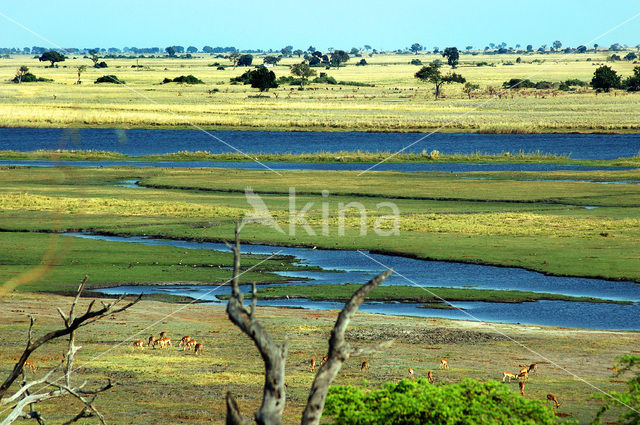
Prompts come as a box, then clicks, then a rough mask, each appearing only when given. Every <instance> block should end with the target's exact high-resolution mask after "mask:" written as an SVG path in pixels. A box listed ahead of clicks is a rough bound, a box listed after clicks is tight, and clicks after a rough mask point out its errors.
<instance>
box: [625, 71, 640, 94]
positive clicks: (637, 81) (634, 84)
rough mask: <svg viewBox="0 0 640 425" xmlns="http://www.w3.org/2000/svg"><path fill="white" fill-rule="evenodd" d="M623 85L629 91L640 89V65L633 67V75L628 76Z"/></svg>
mask: <svg viewBox="0 0 640 425" xmlns="http://www.w3.org/2000/svg"><path fill="white" fill-rule="evenodd" d="M623 85H624V88H625V90H627V91H640V66H636V67H635V68H633V75H632V76H631V77H627V79H626V80H624V83H623Z"/></svg>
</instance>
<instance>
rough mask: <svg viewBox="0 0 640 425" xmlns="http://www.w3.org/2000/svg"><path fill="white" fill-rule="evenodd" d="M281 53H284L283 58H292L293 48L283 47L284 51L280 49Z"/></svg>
mask: <svg viewBox="0 0 640 425" xmlns="http://www.w3.org/2000/svg"><path fill="white" fill-rule="evenodd" d="M280 53H282V56H284V57H287V58H288V57H291V55H292V54H293V46H286V47H283V48H282V49H280Z"/></svg>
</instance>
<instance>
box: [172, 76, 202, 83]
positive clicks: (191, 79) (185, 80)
mask: <svg viewBox="0 0 640 425" xmlns="http://www.w3.org/2000/svg"><path fill="white" fill-rule="evenodd" d="M167 83H181V84H182V83H185V84H204V81H202V80H200V79H199V78H196V77H194V76H193V75H191V74H189V75H181V76H179V77H176V78H174V79H173V80H172V79H170V78H165V79H164V80H162V84H167Z"/></svg>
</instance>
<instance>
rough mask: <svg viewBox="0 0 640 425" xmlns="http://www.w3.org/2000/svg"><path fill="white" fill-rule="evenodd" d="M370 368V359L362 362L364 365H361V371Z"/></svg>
mask: <svg viewBox="0 0 640 425" xmlns="http://www.w3.org/2000/svg"><path fill="white" fill-rule="evenodd" d="M368 369H369V362H368V361H366V360H365V361H364V362H362V366H360V372H364V371H365V370H368Z"/></svg>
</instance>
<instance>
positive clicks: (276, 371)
mask: <svg viewBox="0 0 640 425" xmlns="http://www.w3.org/2000/svg"><path fill="white" fill-rule="evenodd" d="M227 246H228V247H229V248H230V249H231V250H232V251H233V258H234V262H233V278H232V279H231V297H230V298H229V302H228V304H227V314H228V316H229V319H230V320H231V322H233V323H234V324H235V325H236V326H238V327H239V328H240V330H242V332H244V333H245V334H246V335H247V336H248V337H249V338H251V339H252V340H253V342H254V343H255V345H256V347H257V348H258V351H259V352H260V355H261V356H262V360H263V362H264V365H265V383H264V390H263V396H262V397H263V398H262V405H261V406H260V409H258V411H257V412H256V413H255V420H256V422H257V423H258V424H259V425H280V424H281V423H282V412H283V411H284V405H285V388H284V378H285V375H284V367H285V362H286V357H287V346H286V344H281V345H279V344H276V343H275V342H274V341H273V340H272V339H271V336H270V335H269V334H268V332H267V331H266V329H264V327H263V326H262V325H261V324H260V323H259V322H258V320H257V319H256V318H255V316H254V313H255V309H256V305H257V301H258V296H257V291H256V285H255V283H254V284H253V286H252V291H251V304H250V306H249V309H248V310H247V308H245V307H244V295H243V294H242V292H241V291H240V286H239V285H240V284H239V276H240V239H239V230H238V226H237V225H236V231H235V244H234V245H233V246H232V245H230V244H227ZM391 273H392V270H387V271H385V272H383V273H382V274H380V275H378V276H376V277H375V278H374V279H372V280H370V281H369V282H368V283H367V284H365V285H364V286H362V287H361V288H360V289H358V291H356V293H355V294H354V295H353V296H352V297H351V299H350V300H349V302H348V303H347V304H345V306H344V308H343V309H342V311H341V312H340V314H339V315H338V319H337V321H336V324H335V326H334V328H333V330H332V332H331V338H330V340H329V357H328V360H327V362H326V363H325V364H324V365H322V367H320V370H319V371H318V374H317V375H316V377H315V380H314V382H313V385H312V387H311V393H310V395H309V399H308V401H307V406H306V408H305V410H304V413H303V416H302V424H303V425H306V424H318V423H319V421H320V417H321V415H322V411H323V409H324V404H325V399H326V396H327V391H328V390H329V385H331V382H332V381H333V379H334V378H335V377H336V375H337V374H338V372H339V371H340V369H341V367H342V364H343V363H344V362H345V361H346V360H347V359H348V358H349V356H350V355H352V354H362V353H369V352H372V351H377V349H380V348H383V347H387V346H388V345H390V343H391V342H385V343H382V344H380V345H378V346H374V347H369V348H366V349H359V350H354V349H352V348H351V346H350V345H349V344H348V343H347V342H346V341H345V338H344V333H345V331H346V329H347V326H348V325H349V322H350V320H351V318H352V317H353V315H354V314H355V312H356V311H357V310H358V308H359V307H360V305H361V304H362V302H363V301H364V299H365V298H366V296H367V295H368V294H369V293H370V292H371V291H373V290H374V289H375V288H376V287H377V286H378V285H380V284H381V283H382V282H383V281H384V280H385V279H386V278H387V277H388V276H389V275H390V274H391ZM226 403H227V421H226V423H227V425H241V424H244V421H243V418H242V416H241V414H240V410H239V408H238V405H237V403H236V401H235V400H234V398H233V396H232V395H231V393H227V397H226Z"/></svg>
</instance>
